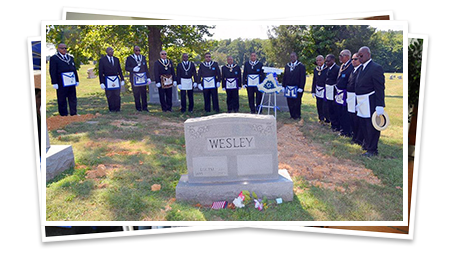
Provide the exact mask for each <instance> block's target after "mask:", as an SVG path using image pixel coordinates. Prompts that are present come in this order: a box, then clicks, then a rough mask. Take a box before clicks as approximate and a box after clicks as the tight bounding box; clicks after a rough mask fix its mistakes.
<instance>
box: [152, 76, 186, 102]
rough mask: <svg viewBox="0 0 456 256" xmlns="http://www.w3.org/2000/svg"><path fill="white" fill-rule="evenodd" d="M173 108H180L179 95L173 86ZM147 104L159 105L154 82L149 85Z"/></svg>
mask: <svg viewBox="0 0 456 256" xmlns="http://www.w3.org/2000/svg"><path fill="white" fill-rule="evenodd" d="M172 90H173V107H180V105H181V103H180V93H179V92H178V91H177V87H176V86H173V87H172ZM147 103H149V104H156V105H160V96H159V95H158V88H157V86H155V82H152V83H150V84H149V102H147Z"/></svg>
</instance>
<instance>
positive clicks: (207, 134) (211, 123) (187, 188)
mask: <svg viewBox="0 0 456 256" xmlns="http://www.w3.org/2000/svg"><path fill="white" fill-rule="evenodd" d="M184 128H185V145H186V153H187V169H188V174H186V175H182V176H181V178H180V180H179V183H178V184H177V186H176V200H178V201H189V202H195V203H201V204H203V205H210V204H211V203H212V202H214V201H220V200H226V201H232V200H234V199H235V198H236V197H237V195H238V194H239V193H240V192H241V191H242V190H249V191H254V192H255V193H256V194H257V195H258V196H259V197H260V198H262V197H264V196H266V197H267V198H268V199H275V198H279V197H280V198H282V199H283V200H284V201H292V200H293V182H292V180H291V178H290V176H289V174H288V172H287V170H279V169H278V151H277V130H276V119H275V118H274V116H271V115H252V114H239V113H235V114H217V115H212V116H208V117H200V118H191V119H188V120H187V121H185V123H184Z"/></svg>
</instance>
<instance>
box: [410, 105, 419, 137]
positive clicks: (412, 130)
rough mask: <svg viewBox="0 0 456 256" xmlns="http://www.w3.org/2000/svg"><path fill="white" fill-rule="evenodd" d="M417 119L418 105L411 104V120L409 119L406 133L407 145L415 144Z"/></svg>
mask: <svg viewBox="0 0 456 256" xmlns="http://www.w3.org/2000/svg"><path fill="white" fill-rule="evenodd" d="M417 121H418V107H417V104H415V105H413V111H412V120H411V121H410V129H409V134H408V140H409V143H408V144H409V145H415V141H416V128H417Z"/></svg>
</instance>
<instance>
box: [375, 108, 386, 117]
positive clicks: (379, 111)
mask: <svg viewBox="0 0 456 256" xmlns="http://www.w3.org/2000/svg"><path fill="white" fill-rule="evenodd" d="M375 111H376V112H377V115H378V116H379V115H383V114H384V113H385V109H383V107H380V106H377V107H375Z"/></svg>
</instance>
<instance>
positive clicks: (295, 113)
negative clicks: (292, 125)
mask: <svg viewBox="0 0 456 256" xmlns="http://www.w3.org/2000/svg"><path fill="white" fill-rule="evenodd" d="M301 98H302V92H298V96H297V97H296V98H287V104H288V109H289V111H290V117H291V118H294V119H297V118H301Z"/></svg>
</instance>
